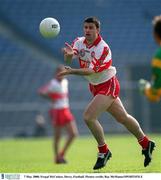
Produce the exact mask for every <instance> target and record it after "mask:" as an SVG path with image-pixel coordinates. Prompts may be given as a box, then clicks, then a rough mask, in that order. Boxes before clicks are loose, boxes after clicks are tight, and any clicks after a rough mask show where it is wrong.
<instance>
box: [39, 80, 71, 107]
mask: <svg viewBox="0 0 161 180" xmlns="http://www.w3.org/2000/svg"><path fill="white" fill-rule="evenodd" d="M39 93H42V94H47V95H48V96H49V97H50V99H51V100H53V102H52V104H51V106H52V108H54V109H62V108H67V107H69V99H68V80H67V79H63V80H62V81H58V80H57V79H52V80H51V81H50V82H49V83H48V84H47V85H45V86H43V87H41V88H40V89H39Z"/></svg>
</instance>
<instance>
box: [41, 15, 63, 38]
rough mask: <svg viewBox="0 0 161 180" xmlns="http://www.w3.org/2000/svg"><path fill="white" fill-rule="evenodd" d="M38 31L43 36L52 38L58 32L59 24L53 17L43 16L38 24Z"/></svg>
mask: <svg viewBox="0 0 161 180" xmlns="http://www.w3.org/2000/svg"><path fill="white" fill-rule="evenodd" d="M39 30H40V33H41V35H42V36H43V37H45V38H54V37H56V36H57V35H58V34H59V32H60V24H59V22H58V21H57V20H56V19H55V18H51V17H48V18H45V19H43V20H42V21H41V22H40V25H39Z"/></svg>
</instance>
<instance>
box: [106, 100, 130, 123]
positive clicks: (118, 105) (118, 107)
mask: <svg viewBox="0 0 161 180" xmlns="http://www.w3.org/2000/svg"><path fill="white" fill-rule="evenodd" d="M107 112H109V113H110V114H111V115H112V116H113V117H115V118H116V119H117V120H118V119H120V118H124V117H125V116H127V111H126V110H125V108H124V106H123V104H122V102H121V100H120V98H116V99H115V101H114V102H113V103H112V105H111V106H110V107H109V108H108V109H107Z"/></svg>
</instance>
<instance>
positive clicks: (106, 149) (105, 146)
mask: <svg viewBox="0 0 161 180" xmlns="http://www.w3.org/2000/svg"><path fill="white" fill-rule="evenodd" d="M98 150H99V153H106V152H107V151H108V147H107V144H104V145H101V146H98Z"/></svg>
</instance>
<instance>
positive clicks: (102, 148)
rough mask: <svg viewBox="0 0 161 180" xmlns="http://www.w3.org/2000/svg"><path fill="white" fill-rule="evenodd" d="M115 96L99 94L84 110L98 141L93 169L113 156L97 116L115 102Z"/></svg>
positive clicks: (100, 166) (104, 163) (102, 165)
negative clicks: (96, 157)
mask: <svg viewBox="0 0 161 180" xmlns="http://www.w3.org/2000/svg"><path fill="white" fill-rule="evenodd" d="M113 101H114V98H113V97H111V96H105V95H101V94H98V95H96V96H95V97H94V98H93V100H92V101H91V102H90V103H89V105H88V106H87V108H86V110H85V112H84V120H85V122H86V124H87V126H88V128H89V129H90V131H91V132H92V134H93V136H94V137H95V139H96V141H97V143H98V149H99V153H98V159H97V162H96V164H95V166H94V168H93V169H99V168H102V167H104V166H105V165H106V162H107V160H108V159H109V158H110V157H111V152H110V151H109V149H108V147H107V144H106V143H105V138H104V131H103V128H102V126H101V124H100V123H99V121H98V120H97V117H98V116H99V115H100V114H101V113H102V112H105V111H106V109H107V108H108V107H109V106H110V105H111V104H112V103H113Z"/></svg>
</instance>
